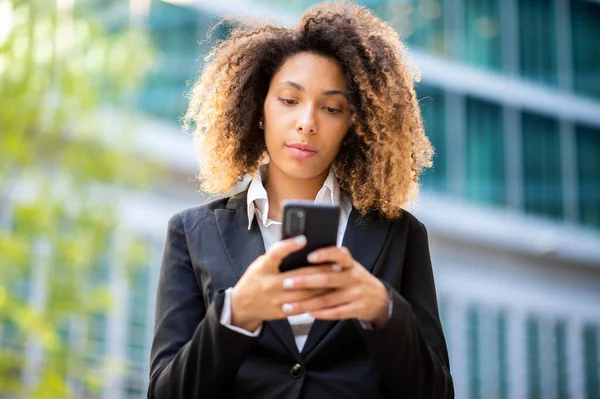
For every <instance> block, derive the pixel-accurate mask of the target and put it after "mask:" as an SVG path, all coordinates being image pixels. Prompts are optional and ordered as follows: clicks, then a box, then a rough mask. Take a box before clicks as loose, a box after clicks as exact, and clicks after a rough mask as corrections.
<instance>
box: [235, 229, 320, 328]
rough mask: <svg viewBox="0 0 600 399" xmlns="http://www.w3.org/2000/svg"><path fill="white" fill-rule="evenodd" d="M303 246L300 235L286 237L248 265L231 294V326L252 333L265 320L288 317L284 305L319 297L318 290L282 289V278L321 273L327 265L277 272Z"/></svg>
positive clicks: (302, 238)
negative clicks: (284, 260)
mask: <svg viewBox="0 0 600 399" xmlns="http://www.w3.org/2000/svg"><path fill="white" fill-rule="evenodd" d="M305 245H306V238H305V237H304V236H297V237H293V238H288V239H286V240H282V241H279V242H277V243H275V244H274V245H273V246H272V247H271V248H270V249H269V251H267V252H266V253H265V254H264V255H261V256H259V257H258V258H256V260H254V262H252V263H251V264H250V266H248V268H247V269H246V272H245V273H244V274H243V276H242V277H241V278H240V280H239V281H238V283H237V284H236V285H235V287H233V291H232V293H231V324H232V325H234V326H236V327H240V328H243V329H244V330H246V331H254V330H256V328H258V326H260V324H261V323H262V322H263V321H265V320H275V319H284V318H286V317H287V316H289V314H288V313H286V312H284V310H283V309H286V310H287V307H286V306H283V305H284V304H287V303H294V302H298V301H303V300H305V299H307V298H311V297H313V296H315V295H320V294H323V293H324V292H325V291H324V290H319V289H312V288H311V289H297V290H293V291H289V290H286V289H285V288H284V285H283V280H284V279H285V278H290V277H292V278H293V277H295V276H298V275H308V274H314V273H323V272H325V271H329V270H331V266H330V265H327V266H307V267H302V268H300V269H296V270H292V271H288V272H285V273H281V272H280V271H279V265H280V264H281V261H282V260H283V259H284V258H285V257H286V256H287V255H289V254H291V253H292V252H295V251H298V250H299V249H301V248H302V247H304V246H305Z"/></svg>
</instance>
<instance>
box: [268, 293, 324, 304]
mask: <svg viewBox="0 0 600 399" xmlns="http://www.w3.org/2000/svg"><path fill="white" fill-rule="evenodd" d="M331 291H332V290H329V289H322V290H296V291H288V292H282V293H281V294H280V295H277V297H276V298H275V299H274V300H273V304H274V305H275V306H277V307H281V305H283V304H284V303H296V302H303V301H305V300H307V299H311V298H315V297H318V296H320V295H324V294H327V293H329V292H331Z"/></svg>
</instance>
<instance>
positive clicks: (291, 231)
mask: <svg viewBox="0 0 600 399" xmlns="http://www.w3.org/2000/svg"><path fill="white" fill-rule="evenodd" d="M304 216H305V215H304V211H303V210H302V209H292V210H291V211H290V212H289V213H288V220H287V221H286V222H287V223H286V226H287V228H288V231H287V234H288V235H289V236H296V235H300V234H304V220H305V217H304Z"/></svg>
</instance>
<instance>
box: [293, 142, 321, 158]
mask: <svg viewBox="0 0 600 399" xmlns="http://www.w3.org/2000/svg"><path fill="white" fill-rule="evenodd" d="M285 146H286V148H287V149H288V150H289V151H290V152H291V153H292V155H294V156H295V157H298V158H310V157H312V156H313V155H315V154H316V153H317V149H316V148H315V147H313V146H311V145H309V144H304V143H291V144H286V145H285Z"/></svg>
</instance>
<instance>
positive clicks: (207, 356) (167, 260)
mask: <svg viewBox="0 0 600 399" xmlns="http://www.w3.org/2000/svg"><path fill="white" fill-rule="evenodd" d="M203 298H204V295H203V293H202V289H201V284H199V283H198V280H197V278H196V275H195V273H194V269H193V268H192V262H191V258H190V252H189V249H188V245H187V240H186V234H185V231H184V225H183V222H182V217H181V214H176V215H174V216H173V217H171V219H170V220H169V224H168V230H167V238H166V243H165V249H164V253H163V258H162V263H161V267H160V275H159V279H158V289H157V298H156V313H155V322H154V337H153V340H152V349H151V355H150V383H149V387H148V398H156V399H163V398H165V399H166V398H169V399H179V398H213V397H221V396H222V394H223V392H224V391H226V390H227V387H228V386H229V385H230V383H231V381H232V380H233V379H234V377H235V375H236V374H237V371H238V369H239V367H240V366H241V364H242V362H243V361H244V359H245V357H246V355H247V354H248V352H249V351H250V349H251V348H252V347H253V346H254V345H255V343H256V342H257V340H258V337H249V336H246V335H243V334H240V333H238V332H236V331H233V330H231V329H229V328H227V327H225V326H223V325H222V324H221V323H220V321H219V320H220V313H221V311H222V308H223V302H224V292H223V291H220V292H218V293H216V294H215V295H214V298H213V301H212V303H210V304H206V303H205V302H204V299H203ZM207 305H208V306H207Z"/></svg>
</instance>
